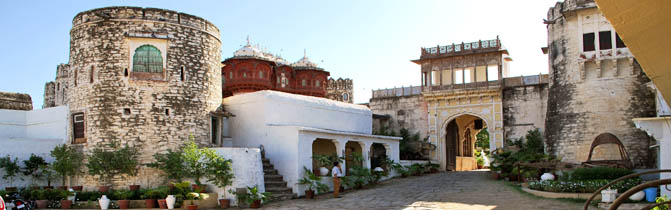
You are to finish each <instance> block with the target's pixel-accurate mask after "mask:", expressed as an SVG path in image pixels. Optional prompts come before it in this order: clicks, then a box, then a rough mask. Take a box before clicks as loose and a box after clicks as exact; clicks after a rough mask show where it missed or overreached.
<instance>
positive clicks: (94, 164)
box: [86, 141, 139, 185]
mask: <svg viewBox="0 0 671 210" xmlns="http://www.w3.org/2000/svg"><path fill="white" fill-rule="evenodd" d="M138 154H139V153H138V152H137V149H135V148H134V147H131V146H129V145H125V146H123V147H121V145H120V144H119V143H118V142H114V141H112V142H110V143H109V144H107V145H102V144H101V145H98V146H96V147H95V148H94V149H93V152H91V155H89V156H88V163H87V164H86V166H87V168H88V169H89V174H91V175H98V177H99V178H100V181H101V185H106V184H112V178H114V177H115V176H117V175H130V176H135V174H136V173H137V169H138V165H139V160H138V159H137V157H138Z"/></svg>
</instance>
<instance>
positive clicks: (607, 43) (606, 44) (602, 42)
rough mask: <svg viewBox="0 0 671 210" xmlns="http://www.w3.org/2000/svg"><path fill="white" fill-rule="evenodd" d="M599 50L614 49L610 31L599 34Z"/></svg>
mask: <svg viewBox="0 0 671 210" xmlns="http://www.w3.org/2000/svg"><path fill="white" fill-rule="evenodd" d="M599 49H600V50H608V49H613V39H612V38H611V33H610V31H601V32H599Z"/></svg>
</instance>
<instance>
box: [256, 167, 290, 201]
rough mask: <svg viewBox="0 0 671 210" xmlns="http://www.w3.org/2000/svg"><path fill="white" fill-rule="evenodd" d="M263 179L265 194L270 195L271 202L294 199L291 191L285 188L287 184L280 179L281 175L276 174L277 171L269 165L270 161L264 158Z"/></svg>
mask: <svg viewBox="0 0 671 210" xmlns="http://www.w3.org/2000/svg"><path fill="white" fill-rule="evenodd" d="M263 179H264V181H265V187H266V192H270V193H271V194H272V196H271V200H272V201H281V200H288V199H291V198H293V197H294V193H293V191H292V190H291V188H289V187H287V182H285V181H284V180H283V179H282V175H280V174H279V173H277V169H275V167H274V166H273V164H271V163H270V160H268V159H265V158H263Z"/></svg>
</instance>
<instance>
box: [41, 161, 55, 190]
mask: <svg viewBox="0 0 671 210" xmlns="http://www.w3.org/2000/svg"><path fill="white" fill-rule="evenodd" d="M40 171H41V173H42V176H43V177H44V180H46V181H47V186H44V187H43V188H44V189H53V188H54V187H53V186H51V181H53V180H54V179H55V178H56V174H54V170H53V169H52V166H51V164H47V165H43V166H41V167H40Z"/></svg>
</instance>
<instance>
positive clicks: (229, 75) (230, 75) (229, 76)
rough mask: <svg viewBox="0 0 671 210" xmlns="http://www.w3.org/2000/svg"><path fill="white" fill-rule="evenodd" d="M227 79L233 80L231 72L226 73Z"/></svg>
mask: <svg viewBox="0 0 671 210" xmlns="http://www.w3.org/2000/svg"><path fill="white" fill-rule="evenodd" d="M228 78H229V79H233V72H232V71H231V72H228Z"/></svg>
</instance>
